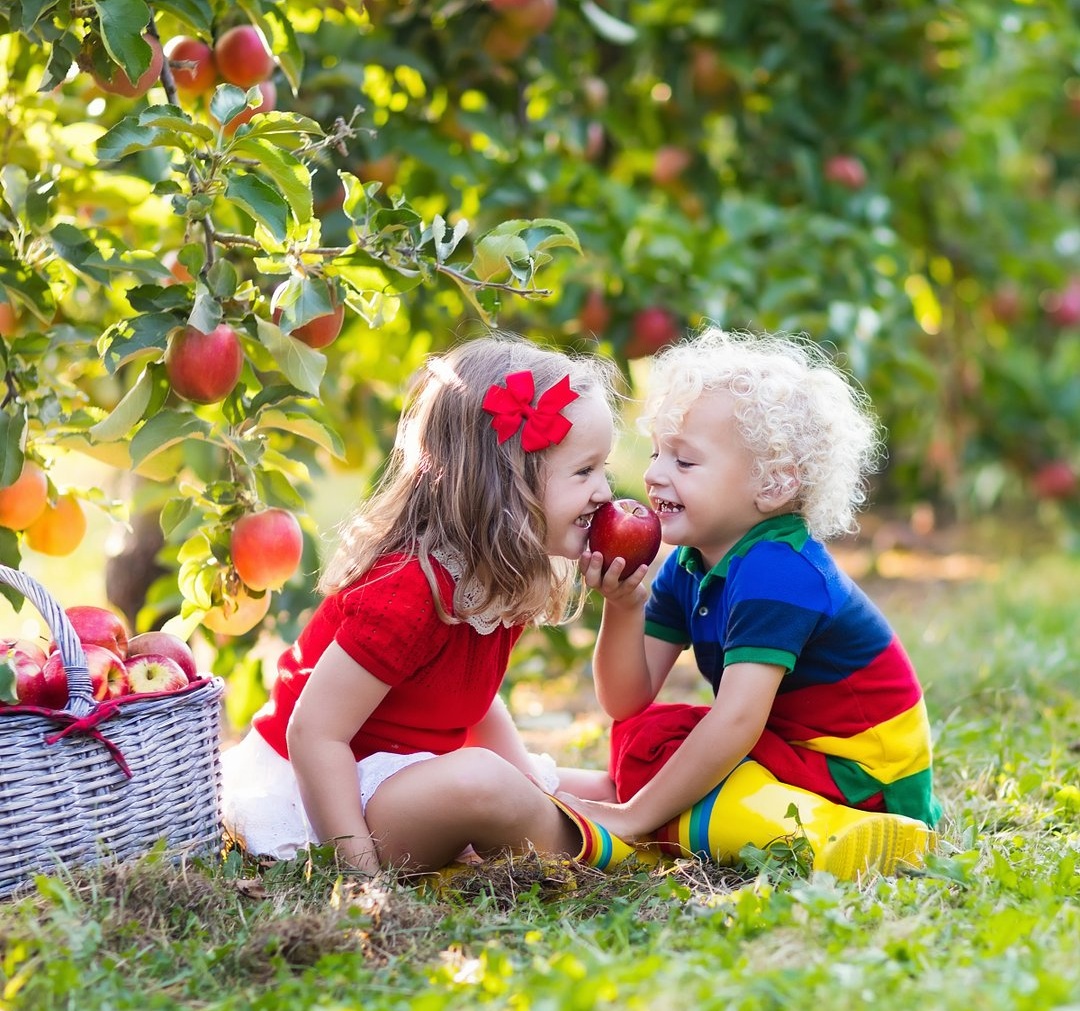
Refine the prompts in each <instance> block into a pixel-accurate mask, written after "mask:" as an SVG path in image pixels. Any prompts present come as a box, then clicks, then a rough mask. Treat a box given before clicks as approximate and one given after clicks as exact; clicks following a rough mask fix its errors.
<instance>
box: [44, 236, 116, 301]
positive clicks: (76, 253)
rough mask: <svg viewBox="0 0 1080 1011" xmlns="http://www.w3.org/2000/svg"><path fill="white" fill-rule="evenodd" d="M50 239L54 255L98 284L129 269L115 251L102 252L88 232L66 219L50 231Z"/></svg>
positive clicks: (111, 279) (107, 282) (106, 282)
mask: <svg viewBox="0 0 1080 1011" xmlns="http://www.w3.org/2000/svg"><path fill="white" fill-rule="evenodd" d="M49 241H50V242H51V243H52V247H53V250H54V251H55V252H56V255H57V256H59V257H60V258H61V259H62V260H65V261H66V262H67V263H68V264H69V265H70V266H71V267H73V268H74V269H75V270H77V271H79V272H80V273H81V274H85V275H86V276H87V277H89V278H90V279H91V280H94V281H97V282H98V283H99V284H106V285H107V284H111V283H112V281H113V278H114V276H115V275H116V274H118V273H127V272H128V271H129V270H130V264H129V263H128V262H127V261H125V260H124V259H122V258H121V257H120V255H119V254H118V253H116V252H112V253H110V254H109V256H108V257H105V256H103V255H102V253H101V250H100V249H98V247H97V246H96V245H95V244H94V242H93V240H92V239H91V238H90V236H88V235H87V234H86V233H85V232H83V231H82V230H81V229H79V228H76V227H75V226H74V225H70V224H68V223H67V222H61V223H60V224H58V225H57V226H56V227H55V228H54V229H53V230H52V231H51V232H50V233H49Z"/></svg>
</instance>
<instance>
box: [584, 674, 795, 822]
mask: <svg viewBox="0 0 1080 1011" xmlns="http://www.w3.org/2000/svg"><path fill="white" fill-rule="evenodd" d="M783 676H784V668H783V667H780V666H776V665H773V664H759V663H736V664H732V665H731V666H729V667H726V668H725V669H724V677H723V679H722V680H721V682H720V690H719V691H718V692H717V695H716V700H715V701H714V702H713V705H712V708H711V709H710V710H709V712H708V713H707V714H706V715H705V717H704V718H703V719H702V720H701V722H700V723H698V724H697V726H695V727H694V729H693V730H692V731H691V732H690V733H689V734H688V735H687V737H686V740H684V741H683V743H682V744H681V745H680V746H679V749H678V751H676V752H675V754H674V755H672V756H671V758H670V759H669V760H668V762H667V763H666V764H665V765H664V766H663V767H662V768H661V769H660V771H659V772H657V774H656V775H655V776H654V777H653V778H652V779H651V780H650V781H649V782H648V783H646V784H645V786H643V787H642V788H641V790H640V791H639V792H638V793H636V794H635V795H634V796H633V797H631V798H630V799H629V800H628V801H626V803H624V804H597V803H593V802H588V801H578V800H576V799H574V798H570V797H568V798H567V800H568V801H569V802H570V803H571V804H572V806H573V807H574V808H575V810H578V811H580V812H581V813H582V814H585V815H588V816H589V817H591V818H594V819H595V820H597V821H599V822H600V823H601V824H602V825H604V826H605V827H607V828H608V829H609V830H610V831H612V832H614V833H615V834H616V835H618V836H621V837H622V838H624V839H627V840H628V841H632V840H634V839H637V838H640V837H641V836H643V835H645V834H647V833H649V832H652V831H654V830H656V829H657V828H659V827H660V826H661V825H664V824H666V823H667V822H668V821H670V820H671V819H672V818H674V817H675V816H676V815H679V814H682V812H683V811H686V810H687V809H689V808H690V807H692V806H693V805H694V804H695V803H696V802H697V801H699V800H701V798H702V797H704V796H705V795H706V794H707V793H708V792H709V791H710V790H711V789H712V788H713V787H714V786H716V784H717V783H719V782H720V781H721V780H722V779H723V778H724V777H725V776H727V775H728V773H729V772H731V770H732V769H734V768H735V766H736V765H738V763H739V762H740V761H741V760H742V759H743V758H745V757H746V755H747V754H748V753H749V752H750V749H751V748H752V747H753V746H754V745H755V744H756V743H757V740H758V738H759V737H760V736H761V732H762V730H763V729H764V728H765V723H766V721H767V720H768V718H769V711H770V710H771V709H772V704H773V700H774V699H775V697H776V692H777V689H778V688H779V687H780V682H781V680H782V679H783Z"/></svg>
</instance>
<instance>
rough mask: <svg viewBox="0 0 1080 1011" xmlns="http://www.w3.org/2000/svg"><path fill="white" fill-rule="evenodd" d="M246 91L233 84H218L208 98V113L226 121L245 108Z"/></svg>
mask: <svg viewBox="0 0 1080 1011" xmlns="http://www.w3.org/2000/svg"><path fill="white" fill-rule="evenodd" d="M247 96H248V93H247V92H246V91H245V90H244V89H243V88H238V87H237V86H236V85H235V84H219V85H218V86H217V87H216V88H215V89H214V94H213V96H212V97H211V99H210V115H211V116H213V117H214V119H216V120H217V121H218V122H219V123H228V122H230V121H231V120H232V119H233V118H234V117H236V116H237V115H239V114H240V113H241V112H243V111H244V110H245V109H246V108H247Z"/></svg>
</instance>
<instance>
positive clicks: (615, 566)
mask: <svg viewBox="0 0 1080 1011" xmlns="http://www.w3.org/2000/svg"><path fill="white" fill-rule="evenodd" d="M602 563H603V556H601V555H599V554H597V553H596V552H591V551H586V552H585V553H584V554H583V555H582V556H581V571H582V576H583V578H584V580H585V584H586V586H588V587H590V588H591V589H595V590H599V591H600V592H601V593H602V594H603V596H604V611H603V615H602V617H601V619H600V632H599V634H598V635H597V638H596V649H595V650H594V652H593V676H594V680H595V688H596V700H597V702H599V703H600V706H601V707H602V708H603V710H604V712H605V713H607V714H608V716H610V717H611V718H612V719H615V720H624V719H626V718H627V717H629V716H634V715H635V714H636V713H639V712H641V710H642V709H644V708H645V707H646V706H647V705H648V704H649V703H650V702H652V701H653V700H654V699H655V698H656V696H657V693H658V692H659V691H660V688H661V687H662V686H663V684H664V681H665V679H666V678H667V676H668V674H669V673H670V671H671V668H672V667H673V666H674V664H675V661H676V660H677V659H678V657H679V654H680V653H681V652H682V648H681V647H680V646H678V645H677V644H673V643H669V642H664V641H663V640H661V639H655V638H653V637H652V636H648V637H646V635H645V601H646V600H648V597H649V591H648V588H647V587H646V586H645V584H644V579H645V575H646V573H647V572H648V569H647V568H646V567H645V566H644V565H642V566H641V567H640V568H639V569H638V571H637V572H635V573H632V574H631V575H630V576H628V577H627V578H626V579H623V580H620V579H619V576H620V574H621V573H622V571H623V560H622V559H621V558H617V559H615V560H614V561H613V562H612V563H611V565H610V566H609V567H608V570H607V572H605V573H604V574H603V575H601V574H600V570H601V565H602Z"/></svg>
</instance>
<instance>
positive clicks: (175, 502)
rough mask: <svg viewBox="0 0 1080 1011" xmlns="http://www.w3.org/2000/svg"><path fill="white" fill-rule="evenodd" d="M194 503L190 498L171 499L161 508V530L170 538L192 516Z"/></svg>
mask: <svg viewBox="0 0 1080 1011" xmlns="http://www.w3.org/2000/svg"><path fill="white" fill-rule="evenodd" d="M191 511H192V501H191V499H189V498H178V497H176V496H174V497H172V498H170V499H169V500H168V501H167V502H166V503H165V505H163V506H162V507H161V519H160V522H161V530H162V533H164V534H165V536H166V537H169V536H170V535H171V534H172V532H173V531H174V530H176V529H177V528H178V527H179V526H181V524H183V522H184V521H185V520H186V519H187V518H188V516H190V515H191Z"/></svg>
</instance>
